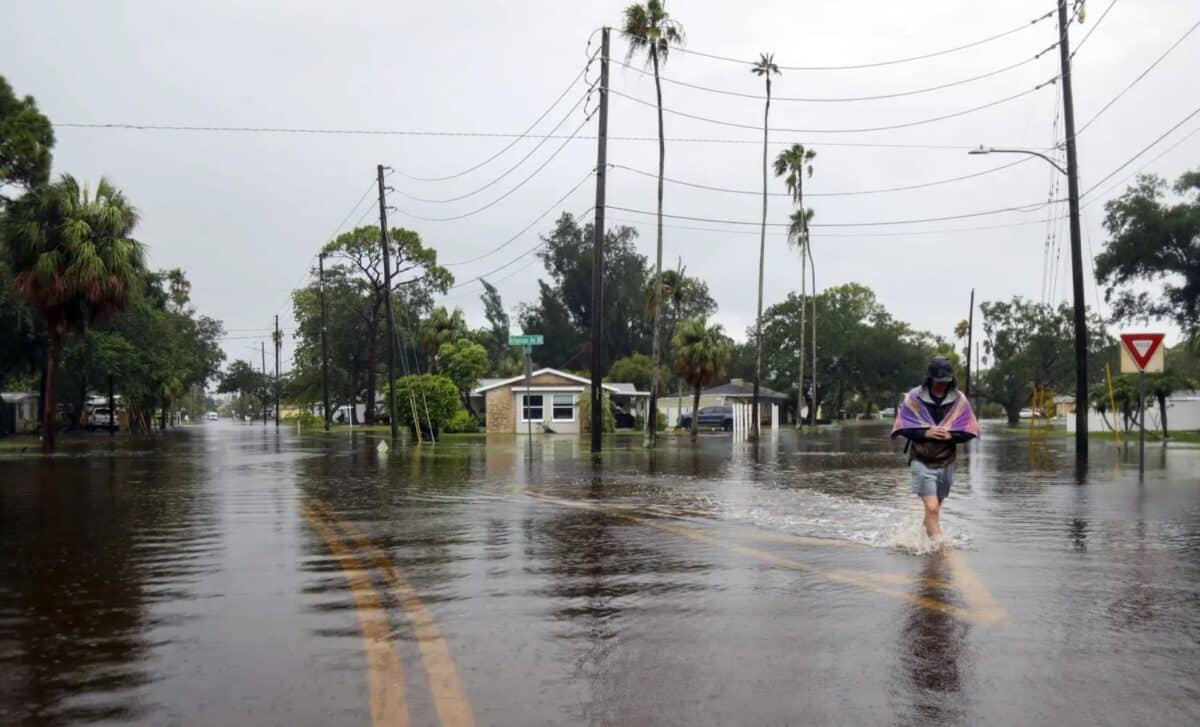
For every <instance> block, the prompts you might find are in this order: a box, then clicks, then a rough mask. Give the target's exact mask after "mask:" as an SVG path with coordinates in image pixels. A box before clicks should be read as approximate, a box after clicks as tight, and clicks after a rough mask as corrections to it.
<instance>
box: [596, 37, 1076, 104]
mask: <svg viewBox="0 0 1200 727" xmlns="http://www.w3.org/2000/svg"><path fill="white" fill-rule="evenodd" d="M1057 47H1058V43H1054V44H1052V45H1050V46H1049V47H1048V48H1046V49H1044V50H1042V51H1041V52H1039V53H1037V54H1036V55H1033V56H1030V57H1028V58H1025V59H1024V60H1021V61H1017V62H1016V63H1012V64H1010V65H1007V66H1004V67H1003V68H998V69H996V70H993V71H989V72H987V73H981V74H979V75H976V76H971V77H970V78H964V79H961V80H958V81H951V82H949V83H942V84H939V85H936V86H926V87H923V88H915V89H910V90H908V91H897V92H893V93H884V94H876V95H873V96H835V97H801V96H775V95H773V94H772V96H771V101H785V102H799V103H853V102H858V101H881V100H884V99H892V98H903V97H906V96H917V95H920V94H924V93H932V92H934V91H942V90H945V89H947V88H954V87H955V86H962V85H964V84H968V83H972V82H974V81H981V80H983V79H985V78H991V77H993V76H998V75H1000V74H1002V73H1005V72H1006V71H1011V70H1013V69H1016V68H1020V67H1021V66H1025V65H1028V64H1030V63H1033V62H1034V61H1036V60H1038V59H1039V58H1041V56H1042V54H1044V53H1046V52H1047V51H1050V50H1053V49H1054V48H1057ZM613 62H614V63H616V64H617V65H620V66H624V67H625V68H628V69H629V70H631V71H634V72H636V73H640V74H642V75H644V76H652V75H654V74H653V72H652V71H647V70H644V69H641V68H638V67H636V66H634V65H632V64H629V63H624V62H622V61H618V60H613ZM659 80H660V81H663V82H664V83H669V84H672V85H675V86H681V87H683V88H690V89H693V90H696V91H704V92H706V93H715V94H720V95H722V96H736V97H738V98H748V99H754V100H758V101H762V100H765V99H766V96H764V95H761V94H756V93H745V92H741V91H731V90H729V89H723V88H712V87H710V86H702V85H700V84H697V83H689V82H687V81H680V80H677V79H674V78H668V77H666V76H663V75H661V74H660V75H659Z"/></svg>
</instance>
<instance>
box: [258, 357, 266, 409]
mask: <svg viewBox="0 0 1200 727" xmlns="http://www.w3.org/2000/svg"><path fill="white" fill-rule="evenodd" d="M258 347H259V350H261V351H262V372H263V381H266V380H267V342H266V341H259V342H258ZM258 414H259V416H261V417H262V420H263V426H264V427H265V426H267V402H265V401H264V402H262V408H261V409H259V410H258Z"/></svg>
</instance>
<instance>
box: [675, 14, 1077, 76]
mask: <svg viewBox="0 0 1200 727" xmlns="http://www.w3.org/2000/svg"><path fill="white" fill-rule="evenodd" d="M1054 12H1055V11H1053V10H1051V11H1050V12H1048V13H1046V14H1045V15H1042V16H1040V17H1037V18H1034V19H1033V20H1031V21H1029V22H1027V23H1022V24H1021V25H1018V26H1017V27H1015V28H1012V29H1010V30H1006V31H1004V32H1002V33H996V34H995V35H990V36H988V37H986V38H981V39H980V40H976V41H973V42H971V43H964V44H962V45H957V46H954V47H953V48H945V49H943V50H938V51H933V52H930V53H922V54H920V55H915V56H907V57H904V58H893V59H890V60H885V61H875V62H872V63H852V64H846V65H838V66H785V65H782V64H781V65H779V68H780V69H781V70H784V71H854V70H861V69H865V68H880V67H883V66H894V65H898V64H901V63H912V62H913V61H923V60H926V59H929V58H936V57H938V56H944V55H947V54H950V53H957V52H958V51H963V50H967V49H968V48H975V47H977V46H980V45H983V44H985V43H991V42H992V41H995V40H999V39H1001V38H1005V37H1007V36H1010V35H1013V34H1014V33H1019V32H1021V31H1022V30H1025V29H1027V28H1031V27H1033V26H1035V25H1037V24H1038V23H1040V22H1042V21H1043V20H1047V19H1048V18H1051V17H1053V16H1054ZM671 51H672V52H680V53H684V54H685V55H693V56H699V57H701V58H709V59H712V60H717V61H727V62H730V63H739V64H742V65H747V66H753V65H754V64H755V61H748V60H743V59H741V58H730V57H729V56H722V55H717V54H716V53H703V52H701V51H697V50H690V49H688V48H672V49H671Z"/></svg>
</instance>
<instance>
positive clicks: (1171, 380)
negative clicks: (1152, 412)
mask: <svg viewBox="0 0 1200 727" xmlns="http://www.w3.org/2000/svg"><path fill="white" fill-rule="evenodd" d="M1195 387H1196V382H1195V380H1193V379H1191V378H1189V377H1187V376H1184V375H1183V374H1180V373H1178V372H1176V371H1163V372H1162V373H1159V374H1149V375H1147V376H1146V391H1147V393H1149V394H1150V395H1151V396H1153V397H1154V399H1155V401H1157V402H1158V414H1159V423H1160V426H1161V427H1162V433H1163V436H1164V437H1168V436H1170V432H1169V431H1168V430H1167V397H1169V396H1171V394H1174V393H1175V392H1176V391H1187V390H1190V389H1193V388H1195Z"/></svg>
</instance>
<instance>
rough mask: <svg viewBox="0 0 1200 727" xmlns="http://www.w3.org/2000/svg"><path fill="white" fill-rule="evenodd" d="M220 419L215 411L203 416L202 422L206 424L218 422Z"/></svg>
mask: <svg viewBox="0 0 1200 727" xmlns="http://www.w3.org/2000/svg"><path fill="white" fill-rule="evenodd" d="M220 419H221V417H219V416H217V413H216V412H215V411H210V412H209V413H207V414H205V415H204V421H206V422H215V421H220Z"/></svg>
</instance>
